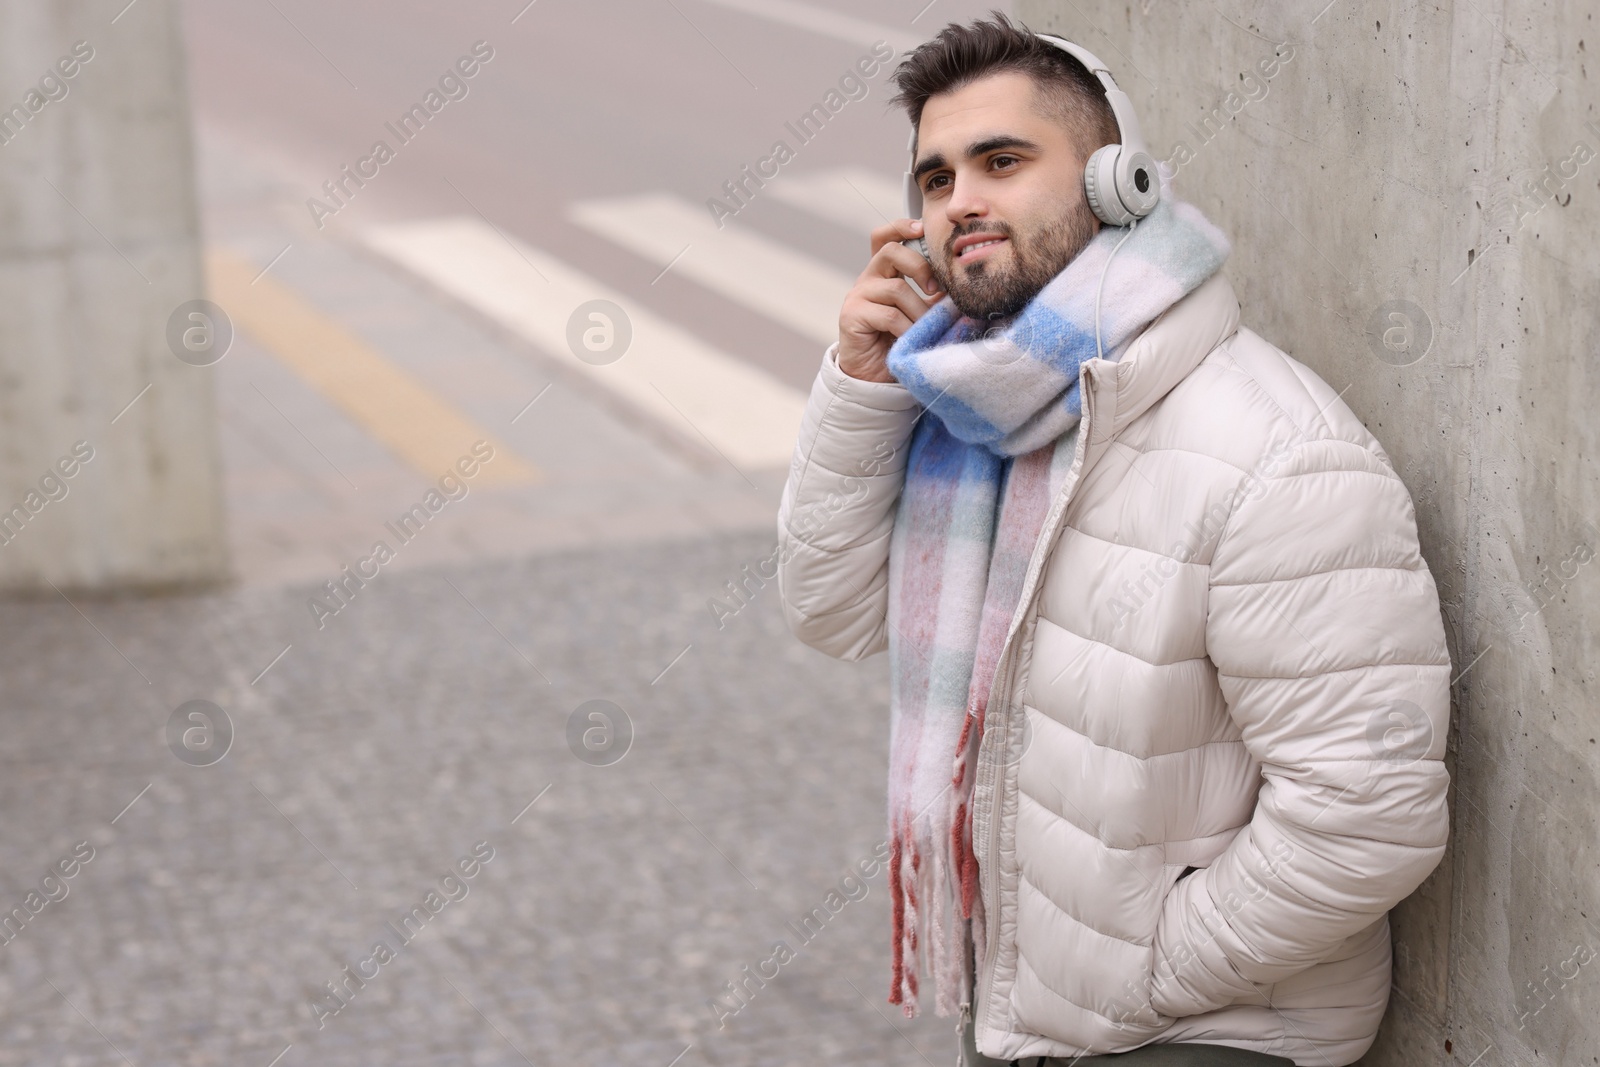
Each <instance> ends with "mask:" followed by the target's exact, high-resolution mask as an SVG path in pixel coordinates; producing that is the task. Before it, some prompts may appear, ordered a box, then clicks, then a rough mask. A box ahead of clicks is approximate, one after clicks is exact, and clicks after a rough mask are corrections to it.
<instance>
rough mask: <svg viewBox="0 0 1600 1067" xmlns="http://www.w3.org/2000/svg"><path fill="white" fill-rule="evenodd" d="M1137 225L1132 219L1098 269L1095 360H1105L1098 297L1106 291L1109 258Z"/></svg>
mask: <svg viewBox="0 0 1600 1067" xmlns="http://www.w3.org/2000/svg"><path fill="white" fill-rule="evenodd" d="M1138 225H1139V220H1138V219H1134V220H1133V221H1132V222H1130V223H1128V232H1127V233H1126V234H1124V235H1123V237H1122V240H1120V241H1118V242H1117V244H1116V247H1115V248H1113V249H1112V250H1111V255H1109V256H1107V257H1106V265H1105V266H1104V267H1101V268H1100V285H1099V286H1098V287H1097V288H1096V289H1095V291H1094V354H1095V358H1096V359H1104V358H1105V348H1104V347H1103V346H1102V344H1101V341H1100V297H1101V296H1102V295H1103V294H1104V293H1105V291H1106V272H1107V271H1109V270H1110V269H1111V258H1112V256H1115V255H1116V254H1117V252H1118V250H1119V249H1121V248H1122V246H1123V245H1125V244H1127V243H1128V238H1129V237H1132V236H1133V231H1134V229H1135V228H1136V227H1137V226H1138Z"/></svg>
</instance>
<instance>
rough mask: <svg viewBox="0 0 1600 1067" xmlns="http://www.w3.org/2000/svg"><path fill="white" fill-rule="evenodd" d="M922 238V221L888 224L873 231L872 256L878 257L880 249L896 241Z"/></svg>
mask: <svg viewBox="0 0 1600 1067" xmlns="http://www.w3.org/2000/svg"><path fill="white" fill-rule="evenodd" d="M921 236H922V220H921V219H895V220H894V221H893V222H886V223H884V224H883V225H882V226H879V227H878V228H877V229H875V230H873V231H872V254H873V255H877V254H878V249H880V248H882V247H883V246H884V245H886V244H890V243H893V242H895V241H909V240H911V239H912V238H913V237H921Z"/></svg>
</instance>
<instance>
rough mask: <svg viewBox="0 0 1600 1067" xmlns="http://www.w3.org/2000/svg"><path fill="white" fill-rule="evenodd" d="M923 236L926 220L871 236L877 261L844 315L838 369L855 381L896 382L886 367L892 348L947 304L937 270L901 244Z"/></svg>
mask: <svg viewBox="0 0 1600 1067" xmlns="http://www.w3.org/2000/svg"><path fill="white" fill-rule="evenodd" d="M921 236H922V220H921V219H897V220H896V221H894V222H891V223H888V224H886V225H883V226H879V227H878V228H877V229H875V230H873V231H872V259H871V260H869V261H868V263H867V269H866V270H864V271H862V272H861V276H860V277H859V278H857V279H856V284H855V286H854V287H853V288H851V290H850V292H849V293H848V294H847V295H846V296H845V298H844V307H843V308H842V309H841V310H840V312H839V369H840V370H842V371H844V372H845V373H846V374H848V375H850V377H852V378H861V379H863V380H865V381H869V382H892V381H894V380H895V379H894V375H892V374H890V373H889V367H888V364H887V362H886V360H887V357H888V355H889V348H890V346H891V345H893V344H894V340H895V338H897V337H899V336H900V335H901V334H903V333H905V332H906V331H907V330H909V329H910V328H911V324H912V323H913V322H916V321H917V320H918V319H920V318H922V316H923V315H924V314H925V313H926V312H927V310H928V309H929V308H931V307H933V305H935V304H937V303H938V302H939V301H940V300H943V299H944V291H943V290H942V289H940V288H939V282H938V280H937V279H936V278H934V276H933V267H932V265H931V264H929V262H928V261H927V260H926V259H923V258H922V255H921V254H920V253H919V252H917V250H916V249H914V248H912V247H910V246H909V245H905V244H901V242H902V241H907V240H911V239H913V238H917V237H921ZM906 278H913V279H915V280H916V283H917V285H919V286H921V287H922V291H923V292H925V293H931V294H932V295H931V296H929V297H927V298H924V297H922V296H920V295H918V293H917V291H916V290H915V289H913V288H911V284H910V283H909V282H907V281H906Z"/></svg>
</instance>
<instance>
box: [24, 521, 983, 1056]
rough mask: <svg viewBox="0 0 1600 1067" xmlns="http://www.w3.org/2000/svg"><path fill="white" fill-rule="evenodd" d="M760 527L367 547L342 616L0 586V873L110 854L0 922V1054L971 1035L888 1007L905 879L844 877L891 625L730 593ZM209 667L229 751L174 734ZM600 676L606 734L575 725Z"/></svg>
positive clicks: (29, 884) (870, 1045) (800, 1046)
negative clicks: (806, 619)
mask: <svg viewBox="0 0 1600 1067" xmlns="http://www.w3.org/2000/svg"><path fill="white" fill-rule="evenodd" d="M772 543H773V542H772V538H771V537H770V536H765V535H762V534H759V533H755V534H742V535H719V536H713V537H708V538H697V539H691V540H683V541H677V542H666V543H660V544H654V545H641V546H633V547H621V548H607V549H603V550H598V551H592V552H585V553H569V554H551V555H545V556H541V557H537V558H529V559H524V560H522V561H517V562H508V563H495V564H490V565H482V564H478V565H462V566H441V567H437V568H419V569H414V570H412V571H410V572H401V573H396V574H392V575H391V574H382V575H380V577H379V578H378V579H376V580H374V581H372V582H371V583H369V584H368V586H367V587H365V588H364V589H363V590H361V592H360V594H359V597H358V598H357V599H356V600H354V601H353V602H352V604H351V605H350V607H349V608H348V609H346V611H344V612H342V613H341V614H340V615H339V616H338V617H337V618H334V619H331V620H328V625H327V626H326V628H325V629H324V630H322V631H320V632H317V631H315V630H314V629H312V628H311V627H310V625H309V623H308V621H307V615H308V613H307V609H306V606H305V601H306V599H307V596H308V593H310V592H311V590H310V589H309V588H307V587H299V588H294V587H290V588H284V589H280V590H248V591H234V592H231V593H223V594H216V595H210V596H200V597H186V598H176V599H164V600H163V599H157V600H150V599H146V600H111V601H99V602H94V601H82V600H80V601H76V607H73V606H69V605H67V604H65V603H60V602H59V601H58V602H56V603H30V604H17V603H11V604H5V605H0V632H3V633H4V634H5V635H6V640H5V643H4V647H3V649H0V676H3V677H5V678H6V679H7V689H8V700H7V704H8V709H7V711H8V717H7V724H8V727H9V728H8V730H7V741H8V743H7V745H6V746H5V753H6V755H5V759H6V766H5V773H4V776H3V778H0V783H3V785H0V790H3V794H0V795H3V798H4V799H3V803H4V808H5V810H6V811H7V812H11V813H13V820H12V821H11V824H10V826H9V831H8V833H6V834H5V835H4V843H3V846H0V848H3V859H0V901H3V902H4V904H5V906H6V907H7V908H12V907H17V906H22V905H23V904H24V901H25V898H26V897H27V894H28V893H29V892H30V891H33V890H35V889H37V888H38V886H39V884H40V882H41V880H42V879H45V877H46V876H47V875H48V874H49V872H50V871H52V870H55V869H57V868H56V867H55V865H56V864H57V862H58V861H60V860H63V859H68V858H70V857H71V856H72V855H73V850H74V847H75V846H77V845H78V843H79V842H88V845H87V846H86V847H81V848H80V849H79V853H80V856H81V854H82V853H83V852H84V851H87V850H89V849H92V858H90V859H89V860H88V861H87V862H85V863H81V864H79V865H78V866H76V867H75V868H73V877H71V878H59V877H58V878H57V879H55V880H51V881H49V882H48V884H47V886H46V889H47V890H48V891H49V893H50V895H53V896H60V894H61V892H62V888H61V887H63V886H64V887H65V891H66V895H65V896H64V897H61V899H59V900H54V901H49V902H47V903H45V904H44V905H43V907H42V908H41V910H40V911H39V913H38V914H37V915H33V916H31V918H29V920H28V921H27V923H26V925H25V926H23V927H22V928H21V930H20V932H19V933H17V934H16V936H14V937H13V938H12V939H11V941H10V942H9V943H8V944H5V945H4V946H0V1005H3V1007H0V1028H3V1038H0V1063H4V1064H108V1065H109V1064H123V1063H132V1064H137V1065H140V1067H143V1065H146V1064H157V1063H173V1064H197V1065H198V1064H228V1065H230V1067H236V1065H240V1064H257V1065H259V1067H267V1065H268V1064H271V1063H273V1062H274V1057H277V1056H279V1055H280V1053H282V1054H283V1056H282V1059H280V1060H277V1061H276V1062H277V1063H279V1064H281V1065H283V1067H292V1065H297V1064H327V1065H333V1064H351V1065H356V1064H360V1065H370V1064H392V1065H401V1064H518V1063H523V1062H529V1063H534V1064H540V1065H543V1064H555V1063H569V1062H571V1063H596V1064H610V1063H617V1064H629V1065H646V1067H650V1065H656V1067H668V1065H669V1064H672V1063H674V1062H676V1063H678V1064H682V1065H690V1064H762V1065H771V1067H779V1065H784V1064H795V1065H800V1064H816V1063H873V1064H885V1065H888V1064H907V1065H910V1064H920V1063H925V1062H927V1063H935V1062H937V1063H944V1062H948V1061H947V1059H946V1057H948V1056H949V1055H950V1051H951V1044H952V1040H951V1036H950V1034H951V1031H950V1029H949V1028H950V1027H951V1025H952V1024H951V1021H950V1020H945V1019H934V1018H932V1017H931V1016H924V1017H922V1018H919V1019H917V1020H915V1021H913V1022H907V1021H906V1020H905V1019H904V1018H903V1017H902V1016H901V1015H900V1013H899V1009H897V1008H894V1007H892V1006H890V1005H888V1004H887V1003H885V997H886V991H887V988H888V909H887V894H886V893H885V892H884V877H885V876H884V874H883V873H882V871H881V870H879V871H878V872H877V873H876V875H875V877H872V878H870V879H861V880H856V879H852V878H849V877H847V876H849V875H850V874H851V873H852V872H853V871H854V872H856V873H857V874H858V875H859V869H858V865H859V864H860V863H861V861H863V860H868V861H870V860H871V858H872V857H873V855H874V852H875V850H876V849H877V848H878V846H879V843H880V841H881V836H882V835H881V827H882V825H883V767H884V761H885V754H886V749H887V727H886V716H885V714H884V710H883V709H884V707H885V703H886V699H887V680H886V675H885V672H884V669H883V665H882V660H881V657H880V658H879V659H877V660H872V661H868V662H866V663H860V664H848V663H841V662H837V661H834V660H831V659H829V658H827V657H825V656H822V655H821V654H818V653H816V652H813V651H812V650H810V649H808V648H805V647H804V646H802V645H800V644H799V643H798V642H796V641H794V640H793V639H792V638H791V637H790V636H789V634H788V632H787V630H786V628H785V627H784V624H783V620H782V616H781V612H780V610H779V605H778V602H777V599H776V595H775V594H776V588H775V587H774V586H772V585H768V586H767V587H765V588H763V589H761V590H759V591H758V592H757V594H756V596H755V598H754V599H753V601H752V602H751V603H750V604H749V605H748V606H747V607H745V608H744V609H743V610H741V611H740V612H739V613H738V614H737V615H735V616H733V617H731V618H727V619H725V620H724V623H725V626H724V627H723V628H722V629H720V630H719V628H718V626H717V623H716V621H715V619H714V618H713V616H712V613H711V612H710V611H709V610H708V607H707V599H708V597H710V596H711V595H713V594H714V593H716V592H718V591H719V590H720V588H721V587H722V585H723V583H724V582H726V581H727V580H729V579H730V578H732V577H734V576H735V575H737V574H738V573H739V571H740V570H741V568H742V567H743V566H744V565H745V564H746V563H753V562H754V561H757V560H759V559H761V558H762V557H763V556H764V555H766V554H767V553H768V552H770V550H771V547H772ZM290 642H293V643H294V651H293V653H292V654H291V655H289V656H286V657H285V658H284V659H283V660H282V661H281V662H279V663H278V664H277V665H275V666H274V667H273V668H272V669H271V670H269V671H267V673H266V674H265V675H264V676H262V677H261V678H260V680H259V681H256V682H255V683H254V684H252V682H251V679H252V678H254V677H255V676H256V675H257V674H258V672H260V671H261V669H262V666H263V665H264V664H266V663H267V662H268V661H269V660H271V659H272V657H273V656H274V655H275V654H276V653H277V651H278V650H279V649H281V648H282V647H284V645H285V644H288V643H290ZM192 699H203V700H209V701H213V702H215V704H216V705H218V706H220V707H221V708H223V709H224V710H225V712H226V714H227V716H228V717H229V719H230V720H231V723H232V727H233V731H234V734H233V738H232V742H231V747H230V748H229V749H228V751H227V753H226V755H225V756H224V757H223V758H222V759H221V760H220V761H219V762H217V763H215V764H213V765H210V766H191V765H189V764H187V763H185V762H181V761H180V760H179V759H178V758H177V757H176V756H175V755H174V752H173V751H171V750H169V743H168V733H169V731H168V725H169V719H171V717H172V716H173V714H174V709H176V708H178V707H179V705H181V704H183V703H184V702H186V701H189V700H192ZM594 699H603V700H608V701H612V702H614V703H615V704H616V705H617V706H619V707H620V708H621V709H623V711H624V712H625V714H626V719H627V721H629V722H631V729H632V735H633V736H632V740H631V744H629V745H628V746H627V749H626V755H624V756H623V757H622V758H621V759H620V760H618V761H616V762H613V763H610V764H609V765H603V766H602V765H592V764H591V763H589V762H585V761H584V760H581V759H579V758H578V756H576V755H575V751H583V752H587V751H589V750H587V749H584V748H583V746H582V744H581V743H580V744H579V745H578V747H577V748H576V749H574V748H573V747H571V746H570V745H569V740H568V738H569V733H570V731H571V719H572V716H573V714H574V711H575V709H578V708H579V706H580V705H581V704H584V702H586V701H590V700H594ZM614 717H615V716H614ZM617 721H618V722H619V723H620V722H621V721H622V720H621V719H620V718H618V719H617ZM620 738H621V732H620V731H619V732H618V733H617V734H614V735H613V743H612V747H611V748H610V749H605V748H604V747H603V746H602V747H601V749H600V755H599V756H598V757H596V756H594V755H591V756H590V757H589V758H590V759H591V760H596V761H600V762H603V761H604V760H605V759H609V758H611V757H613V756H615V754H616V753H617V752H618V751H621V741H620ZM601 740H603V739H601ZM212 752H213V754H214V753H215V749H213V750H212ZM475 847H476V849H477V850H478V853H479V856H480V857H481V856H483V855H485V854H491V850H492V858H490V859H488V860H487V861H485V862H481V863H477V864H474V863H473V862H472V857H473V851H474V848H475ZM463 858H466V859H467V864H466V867H465V868H457V866H456V865H457V864H458V862H459V861H461V860H462V859H463ZM67 866H68V867H69V868H71V867H72V864H71V863H70V862H69V863H68V865H67ZM868 866H869V868H870V866H871V865H870V862H869V864H868ZM463 869H465V870H470V871H471V873H472V875H473V876H472V877H470V878H467V877H462V876H461V875H460V873H455V877H453V878H451V877H449V876H450V875H451V874H452V872H453V871H455V872H459V871H460V870H463ZM430 891H431V892H435V893H437V894H438V895H437V896H436V897H434V898H433V901H432V905H431V906H436V907H437V909H438V913H437V917H433V916H432V912H431V911H430V910H429V907H428V906H429V901H428V899H427V894H428V893H429V892H430ZM835 892H837V895H835V896H833V897H831V898H830V893H835ZM863 893H864V894H865V895H864V896H863ZM463 894H464V895H463ZM851 898H855V899H851ZM35 899H36V900H38V899H41V898H35ZM830 905H831V908H832V910H830ZM413 907H419V908H423V909H424V910H423V911H422V912H420V913H419V914H423V915H426V916H427V917H428V920H429V921H428V922H426V923H423V922H422V921H421V920H420V919H415V918H413V920H412V923H411V925H406V926H404V927H403V928H402V922H403V919H404V917H405V916H407V915H411V914H412V912H411V909H412V908H413ZM813 909H822V911H821V915H822V916H823V917H824V918H825V919H826V922H825V923H824V922H822V921H821V920H814V921H813V924H812V926H811V927H809V928H801V927H800V920H801V918H802V917H803V916H805V915H806V914H807V913H808V912H812V911H813ZM791 923H792V924H794V925H791ZM388 924H394V925H393V927H391V926H390V925H388ZM397 928H401V929H400V931H399V932H397ZM418 928H420V932H419V930H418ZM797 930H798V931H799V932H797ZM400 932H403V933H404V934H405V935H406V940H402V939H401V937H400ZM801 933H806V934H809V935H810V940H809V941H807V940H805V939H804V938H803V937H802V936H800V934H801ZM380 941H381V942H384V943H385V944H386V945H388V946H389V951H390V953H391V954H392V958H391V959H388V960H387V962H383V961H379V960H375V959H374V958H373V956H374V945H375V943H377V942H380ZM778 941H783V942H785V943H786V945H787V947H788V949H789V950H790V952H791V953H792V958H788V956H787V955H786V954H778V955H777V962H767V961H771V960H774V957H775V951H774V943H775V942H778ZM407 942H409V943H407ZM347 965H349V966H351V967H352V968H355V969H358V970H359V971H360V972H364V973H365V974H366V975H367V976H368V977H367V978H366V979H364V980H359V981H358V980H357V979H356V978H351V977H348V975H347V972H346V971H345V970H344V969H345V967H346V966H347ZM746 967H748V968H749V973H754V972H757V971H758V970H761V969H765V971H766V973H767V974H768V975H771V974H772V973H773V971H774V969H776V971H777V973H776V976H775V977H772V978H770V980H768V981H766V982H765V984H764V985H758V984H757V983H756V982H755V981H751V982H750V984H749V985H748V986H747V988H749V989H750V990H752V992H751V993H750V994H749V995H748V996H747V998H746V999H745V1001H744V1003H743V1006H742V1007H740V1006H739V1002H738V1001H736V1000H734V999H733V998H731V997H730V996H728V991H727V986H726V985H725V983H729V982H736V981H744V980H745V977H746V974H747V972H746V970H745V968H746ZM374 972H375V973H374ZM326 983H335V984H340V983H343V984H342V986H341V989H342V991H343V992H344V999H345V1004H346V1006H343V1007H342V1008H340V1010H337V1012H335V1011H334V1010H333V1009H334V1008H335V1007H338V1005H339V1001H336V1000H333V999H331V998H330V997H329V996H328V987H327V985H326ZM719 995H720V996H721V997H722V998H723V1003H724V1007H723V1008H722V1009H717V1008H714V1007H712V1006H710V1002H711V1001H712V1000H713V999H714V998H717V997H718V996H719ZM319 1004H320V1005H321V1007H320V1008H319V1007H317V1005H319ZM734 1007H738V1010H737V1011H733V1010H731V1009H732V1008H734ZM719 1022H720V1023H721V1024H722V1025H719ZM286 1048H287V1052H285V1051H284V1050H285V1049H286Z"/></svg>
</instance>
